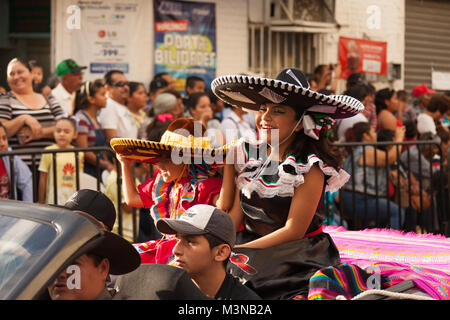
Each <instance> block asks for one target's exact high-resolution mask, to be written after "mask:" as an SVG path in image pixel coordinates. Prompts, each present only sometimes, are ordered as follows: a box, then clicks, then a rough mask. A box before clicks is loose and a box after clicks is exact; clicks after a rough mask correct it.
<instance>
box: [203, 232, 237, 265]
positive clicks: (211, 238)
mask: <svg viewBox="0 0 450 320" xmlns="http://www.w3.org/2000/svg"><path fill="white" fill-rule="evenodd" d="M204 236H205V238H206V240H208V243H209V247H210V249H213V248H214V247H217V246H219V245H221V244H228V243H226V242H225V241H223V240H222V239H219V238H217V237H215V236H213V235H212V234H209V233H206V234H204ZM228 245H229V244H228ZM230 249H232V248H231V246H230ZM227 264H228V259H225V260H224V261H223V266H224V268H226V267H227Z"/></svg>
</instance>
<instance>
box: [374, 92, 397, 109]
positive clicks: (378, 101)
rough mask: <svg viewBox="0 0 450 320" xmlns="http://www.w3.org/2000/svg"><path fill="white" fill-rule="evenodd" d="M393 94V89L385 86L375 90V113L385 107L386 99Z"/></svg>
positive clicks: (389, 98)
mask: <svg viewBox="0 0 450 320" xmlns="http://www.w3.org/2000/svg"><path fill="white" fill-rule="evenodd" d="M394 94H395V90H392V89H389V88H385V89H381V90H379V91H377V93H376V94H375V106H376V107H377V114H379V113H380V112H381V110H384V109H387V105H386V100H391V98H392V96H393V95H394Z"/></svg>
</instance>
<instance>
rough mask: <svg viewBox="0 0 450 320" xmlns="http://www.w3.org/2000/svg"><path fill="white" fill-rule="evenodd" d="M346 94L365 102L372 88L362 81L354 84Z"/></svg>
mask: <svg viewBox="0 0 450 320" xmlns="http://www.w3.org/2000/svg"><path fill="white" fill-rule="evenodd" d="M344 94H345V95H347V96H350V97H353V98H355V99H358V100H359V101H360V102H363V101H364V99H365V98H366V97H367V96H368V95H369V94H370V88H369V86H368V85H366V84H364V83H362V82H360V83H357V84H355V85H353V86H352V87H351V88H350V89H348V90H347V91H345V93H344Z"/></svg>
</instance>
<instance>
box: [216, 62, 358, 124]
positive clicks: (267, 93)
mask: <svg viewBox="0 0 450 320" xmlns="http://www.w3.org/2000/svg"><path fill="white" fill-rule="evenodd" d="M211 89H212V91H213V92H214V94H215V95H216V96H217V97H219V98H220V99H222V100H223V101H225V102H226V103H228V104H230V105H232V106H235V107H240V108H246V109H250V110H255V111H257V110H259V107H260V106H261V105H263V104H268V103H275V104H282V105H288V106H291V107H294V108H297V109H299V111H306V112H312V113H314V112H315V113H322V114H326V115H328V116H330V117H332V118H335V119H343V118H348V117H352V116H354V115H356V114H358V113H359V112H361V111H363V110H364V105H363V104H362V103H361V102H360V101H359V100H357V99H355V98H353V97H350V96H346V95H324V94H322V93H319V92H315V91H312V90H310V87H309V83H308V81H307V80H306V77H305V75H304V74H303V72H301V71H300V70H297V69H285V70H283V71H282V72H281V73H280V74H279V75H278V76H277V78H276V79H268V78H264V77H258V76H248V75H226V76H220V77H217V78H215V79H214V80H213V81H212V83H211Z"/></svg>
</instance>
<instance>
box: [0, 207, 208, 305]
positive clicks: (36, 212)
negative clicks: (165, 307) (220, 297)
mask: <svg viewBox="0 0 450 320" xmlns="http://www.w3.org/2000/svg"><path fill="white" fill-rule="evenodd" d="M104 237H105V230H104V229H103V227H102V225H101V224H100V223H99V222H98V221H97V220H95V219H94V218H92V217H91V216H90V215H88V214H87V213H84V212H81V211H71V210H69V209H65V208H61V207H56V206H50V205H42V204H33V203H26V202H20V201H14V200H0V300H48V299H50V296H49V295H48V291H47V287H48V286H49V285H50V284H51V283H52V282H53V281H54V280H55V279H56V277H57V276H58V274H60V273H61V271H63V270H64V269H66V268H67V267H68V266H69V265H71V264H73V262H74V261H75V260H76V258H78V257H79V256H80V255H82V254H83V253H85V252H88V251H89V250H91V249H92V248H93V247H95V246H96V245H98V243H99V242H101V241H102V240H103V238H104ZM115 279H116V283H115V285H114V288H115V289H116V290H117V291H120V292H121V293H122V294H124V295H125V296H127V297H130V298H131V299H139V300H141V299H142V300H191V299H194V300H208V299H209V298H208V297H206V296H205V295H204V294H203V293H202V292H201V291H200V290H199V289H198V288H197V287H196V286H195V284H194V283H193V282H192V280H191V279H190V277H189V276H188V274H187V273H186V271H185V270H183V269H180V268H176V267H172V266H168V265H157V264H143V265H141V266H140V267H138V268H137V269H136V270H134V271H133V272H131V273H128V274H126V275H122V276H118V277H117V278H115Z"/></svg>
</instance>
